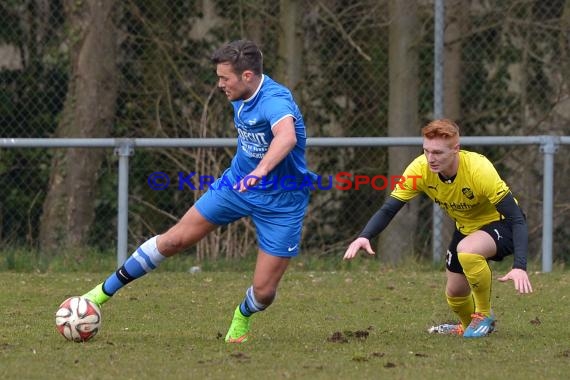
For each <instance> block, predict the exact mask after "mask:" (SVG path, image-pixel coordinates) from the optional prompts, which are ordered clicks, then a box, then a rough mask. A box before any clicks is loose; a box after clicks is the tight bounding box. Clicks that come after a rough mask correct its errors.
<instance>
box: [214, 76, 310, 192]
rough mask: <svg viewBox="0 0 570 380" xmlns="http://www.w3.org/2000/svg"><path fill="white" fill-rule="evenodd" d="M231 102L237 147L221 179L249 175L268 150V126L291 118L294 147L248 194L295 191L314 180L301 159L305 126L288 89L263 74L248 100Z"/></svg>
mask: <svg viewBox="0 0 570 380" xmlns="http://www.w3.org/2000/svg"><path fill="white" fill-rule="evenodd" d="M231 103H232V106H233V108H234V124H235V128H236V129H237V133H238V145H237V152H236V155H235V156H234V158H233V160H232V163H231V166H230V168H229V169H228V170H226V172H225V173H224V176H225V177H229V180H230V181H231V182H232V183H237V182H238V181H239V180H241V179H243V178H244V177H245V176H247V175H248V174H249V173H251V172H252V171H253V170H254V169H255V168H256V167H257V165H258V164H259V162H260V161H261V159H262V158H263V157H264V156H265V154H266V153H267V150H268V149H269V144H271V141H272V140H273V137H274V136H273V132H272V127H273V126H274V125H275V124H277V123H278V122H279V121H281V120H283V119H284V118H285V117H292V118H293V120H294V124H295V133H296V136H297V144H296V145H295V147H294V148H293V150H292V151H291V152H289V154H288V155H287V156H286V157H285V158H284V159H283V160H282V161H281V162H280V163H279V164H278V165H277V166H276V167H275V168H274V169H273V170H272V171H271V172H270V173H269V174H268V175H267V177H266V178H263V179H262V180H261V181H260V182H259V183H258V184H257V186H255V187H253V188H251V189H250V190H249V191H251V190H253V191H278V192H279V191H287V190H296V189H298V188H299V184H303V183H305V184H306V183H307V182H308V181H310V182H312V181H314V180H315V177H316V175H315V174H314V173H312V172H310V171H309V170H308V169H307V163H306V160H305V145H306V139H307V136H306V133H305V123H304V121H303V116H302V115H301V111H300V110H299V107H298V106H297V104H296V103H295V101H294V99H293V95H292V94H291V92H290V91H289V89H287V88H286V87H285V86H283V85H281V84H279V83H277V82H275V81H274V80H273V79H271V78H270V77H268V76H267V75H263V76H262V79H261V84H260V85H259V87H258V89H257V91H256V92H255V93H254V94H253V95H252V96H251V97H250V98H249V99H246V100H236V101H233V102H231ZM295 184H297V186H295ZM301 186H302V185H301Z"/></svg>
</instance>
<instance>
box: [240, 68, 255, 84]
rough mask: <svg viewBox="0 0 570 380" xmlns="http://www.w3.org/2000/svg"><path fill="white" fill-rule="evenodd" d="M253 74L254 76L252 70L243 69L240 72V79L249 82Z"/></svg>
mask: <svg viewBox="0 0 570 380" xmlns="http://www.w3.org/2000/svg"><path fill="white" fill-rule="evenodd" d="M253 76H254V74H253V71H251V70H245V71H244V72H243V73H241V80H243V81H244V82H248V83H249V82H251V80H252V79H253Z"/></svg>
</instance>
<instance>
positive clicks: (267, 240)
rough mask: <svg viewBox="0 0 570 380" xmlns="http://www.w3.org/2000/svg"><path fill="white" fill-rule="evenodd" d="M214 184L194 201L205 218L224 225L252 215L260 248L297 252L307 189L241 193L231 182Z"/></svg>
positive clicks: (289, 253) (277, 252) (276, 252)
mask: <svg viewBox="0 0 570 380" xmlns="http://www.w3.org/2000/svg"><path fill="white" fill-rule="evenodd" d="M218 181H219V180H218ZM215 185H216V183H214V184H212V186H210V188H209V189H208V191H206V193H204V195H202V196H201V197H200V199H198V200H197V201H196V203H195V204H194V206H196V209H197V210H198V211H199V212H200V214H202V216H203V217H204V218H206V220H208V221H209V222H210V223H213V224H217V225H225V224H228V223H231V222H234V221H236V220H238V219H240V218H243V217H245V216H249V217H251V219H252V221H253V223H254V225H255V228H256V232H257V244H258V246H259V248H260V249H261V250H263V251H264V252H266V253H268V254H270V255H273V256H279V257H294V256H297V254H298V253H299V244H300V242H301V232H302V230H303V220H304V219H305V213H306V211H307V206H308V205H309V197H310V193H309V190H308V189H302V190H293V191H284V192H278V193H275V192H272V193H269V192H263V191H255V190H248V191H246V192H243V193H240V192H238V191H237V190H233V189H231V188H229V187H228V186H219V187H218V186H215Z"/></svg>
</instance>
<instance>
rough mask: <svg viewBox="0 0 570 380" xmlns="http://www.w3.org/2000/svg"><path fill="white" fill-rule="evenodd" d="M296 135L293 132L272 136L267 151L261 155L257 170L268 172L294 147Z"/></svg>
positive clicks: (265, 173)
mask: <svg viewBox="0 0 570 380" xmlns="http://www.w3.org/2000/svg"><path fill="white" fill-rule="evenodd" d="M296 144H297V137H296V136H295V134H283V135H278V136H275V137H274V138H273V140H272V141H271V144H270V145H269V149H268V150H267V153H265V155H264V156H263V158H262V159H261V161H260V162H259V164H258V165H257V170H259V171H261V172H263V173H264V175H267V174H269V172H271V171H272V170H273V169H274V168H275V167H276V166H277V165H279V163H280V162H281V161H283V159H284V158H285V157H287V155H288V154H289V153H290V152H291V151H292V150H293V148H295V145H296Z"/></svg>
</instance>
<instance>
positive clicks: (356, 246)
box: [343, 237, 376, 260]
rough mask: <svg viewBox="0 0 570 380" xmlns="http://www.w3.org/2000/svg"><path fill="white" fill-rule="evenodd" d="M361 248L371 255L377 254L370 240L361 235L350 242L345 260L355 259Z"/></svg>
mask: <svg viewBox="0 0 570 380" xmlns="http://www.w3.org/2000/svg"><path fill="white" fill-rule="evenodd" d="M360 249H364V250H365V251H366V252H368V254H370V255H374V254H376V252H374V251H373V250H372V247H371V246H370V240H368V239H366V238H364V237H359V238H358V239H356V240H355V241H353V242H352V243H350V245H349V246H348V249H347V250H346V252H345V253H344V257H343V259H344V260H350V259H353V258H354V257H355V256H356V254H357V253H358V251H359V250H360Z"/></svg>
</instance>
